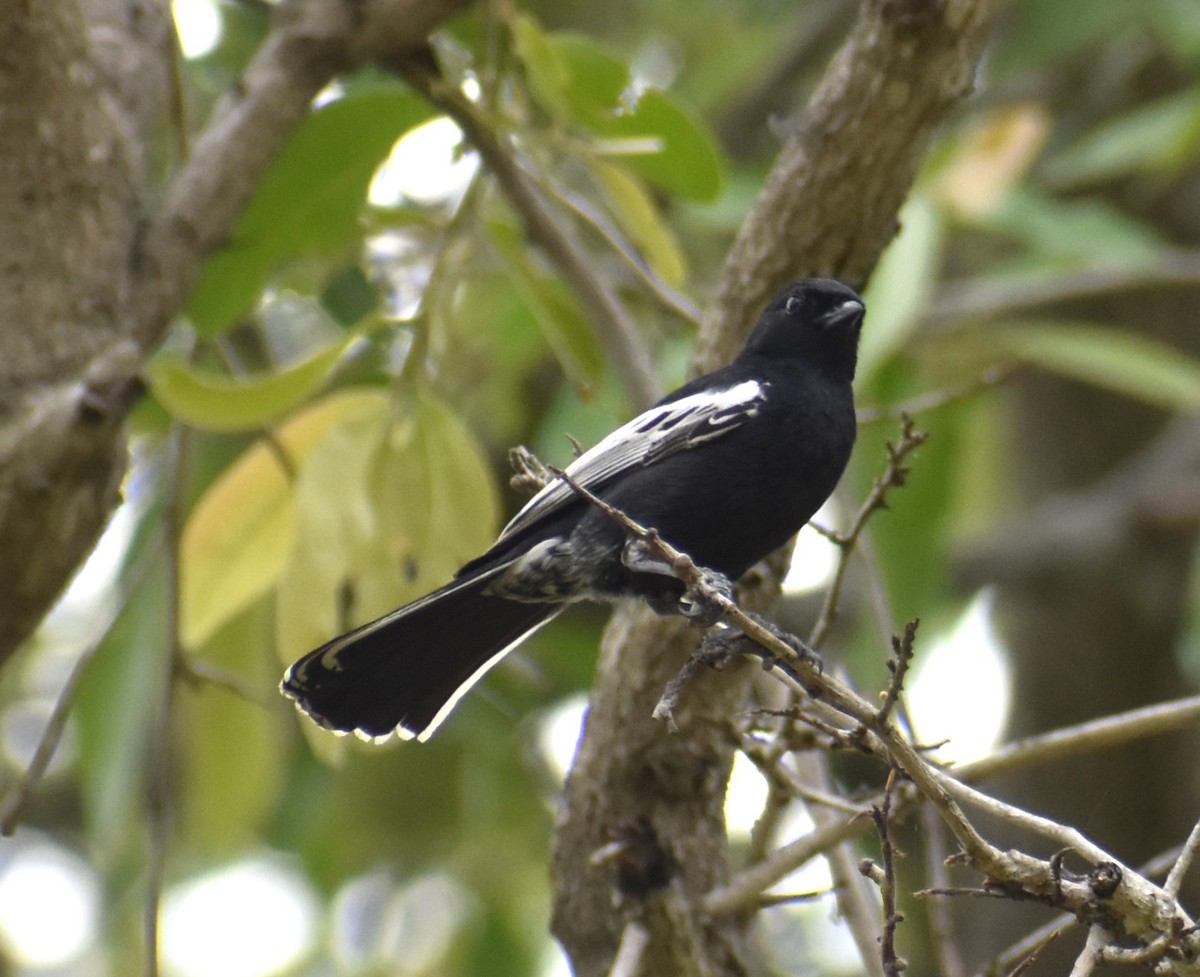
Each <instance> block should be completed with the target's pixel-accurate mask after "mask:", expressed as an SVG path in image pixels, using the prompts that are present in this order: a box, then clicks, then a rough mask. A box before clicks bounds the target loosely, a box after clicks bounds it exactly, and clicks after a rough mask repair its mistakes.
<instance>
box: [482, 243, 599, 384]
mask: <svg viewBox="0 0 1200 977" xmlns="http://www.w3.org/2000/svg"><path fill="white" fill-rule="evenodd" d="M487 230H488V236H489V237H490V239H491V242H492V245H493V246H494V247H495V249H496V252H497V254H499V255H500V257H501V258H502V259H503V261H504V263H505V266H506V267H507V268H508V271H509V274H510V277H511V278H512V281H513V284H514V285H515V286H516V289H517V291H518V293H519V294H520V296H521V298H522V299H523V300H524V302H525V304H526V305H528V306H529V309H530V312H532V313H533V316H534V318H535V319H536V320H537V323H538V326H539V327H540V328H541V330H542V334H543V335H544V336H545V337H546V342H548V343H549V344H550V348H551V349H552V350H554V355H555V356H556V357H557V358H558V361H559V363H560V364H561V365H562V368H563V370H564V371H565V373H566V374H567V379H568V380H570V382H571V384H572V386H574V387H575V389H576V390H577V391H578V392H579V394H580V396H581V397H583V398H584V399H587V398H588V397H589V396H590V395H591V393H592V391H594V390H595V387H596V384H597V383H598V382H599V379H600V374H601V372H602V371H603V369H604V354H603V353H602V352H601V350H600V345H599V343H598V342H597V341H596V337H595V336H594V335H593V333H592V331H591V329H590V328H589V326H588V323H587V322H586V320H585V319H584V318H583V315H582V314H581V313H580V311H579V307H578V306H577V305H576V304H575V300H574V298H573V297H572V295H571V292H570V290H569V289H568V288H567V286H566V285H564V284H563V283H562V282H561V281H560V280H559V279H557V278H550V277H548V276H544V275H539V274H538V273H537V272H536V271H535V270H534V268H533V266H532V265H531V264H530V262H529V259H528V257H527V255H526V253H525V250H524V243H523V241H522V238H521V234H520V231H518V230H517V228H516V226H515V225H513V224H511V223H508V222H506V221H502V220H491V221H488V223H487Z"/></svg>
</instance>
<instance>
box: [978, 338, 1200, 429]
mask: <svg viewBox="0 0 1200 977" xmlns="http://www.w3.org/2000/svg"><path fill="white" fill-rule="evenodd" d="M986 341H987V343H988V345H989V346H991V348H992V349H997V350H1000V351H1001V352H1002V353H1003V354H1007V355H1008V356H1011V357H1014V358H1016V359H1019V360H1022V361H1024V362H1026V363H1029V364H1031V365H1034V366H1038V367H1041V368H1042V369H1044V370H1049V371H1051V372H1053V373H1058V374H1061V375H1062V376H1067V377H1071V378H1073V379H1076V380H1082V381H1084V382H1085V383H1091V384H1094V385H1095V386H1098V387H1104V388H1105V389H1108V390H1112V391H1114V392H1116V393H1121V394H1126V395H1128V396H1130V397H1134V398H1136V399H1138V400H1144V401H1146V402H1147V403H1151V404H1156V405H1158V406H1160V407H1164V408H1166V409H1167V410H1171V411H1180V412H1187V413H1194V412H1197V411H1200V360H1197V359H1195V358H1194V357H1190V356H1187V355H1185V354H1184V353H1182V352H1181V351H1180V350H1178V349H1176V348H1175V347H1173V346H1168V345H1166V344H1165V343H1160V342H1158V341H1157V340H1153V339H1147V338H1146V337H1144V336H1139V335H1136V334H1134V333H1130V332H1124V331H1122V330H1119V329H1111V328H1107V327H1102V326H1093V325H1088V324H1082V323H1062V322H1044V323H1036V324H1031V323H1022V324H1016V325H1008V326H997V327H995V328H994V329H990V330H989V331H988V332H987V334H986Z"/></svg>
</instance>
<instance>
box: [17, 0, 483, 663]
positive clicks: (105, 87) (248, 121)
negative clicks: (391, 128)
mask: <svg viewBox="0 0 1200 977" xmlns="http://www.w3.org/2000/svg"><path fill="white" fill-rule="evenodd" d="M461 6H463V0H372V2H369V3H358V2H354V0H291V2H288V3H284V4H282V5H281V6H280V7H279V8H278V10H277V11H276V12H275V22H274V24H273V27H272V30H271V32H270V33H269V35H268V37H267V39H266V41H265V42H264V43H263V46H262V48H261V49H260V50H259V52H258V53H257V54H256V55H255V57H254V59H253V60H252V62H251V64H250V66H249V67H248V68H247V71H246V73H245V75H244V77H243V79H242V81H241V84H240V85H239V86H238V88H237V90H236V91H233V92H230V93H229V94H228V95H227V96H226V97H225V98H224V99H223V100H222V101H221V102H220V103H219V104H218V106H217V108H216V109H215V111H214V113H213V117H212V119H211V120H210V121H209V122H208V124H207V125H206V127H205V128H204V130H203V131H202V132H201V133H200V135H199V136H198V138H197V139H196V140H195V142H194V144H193V146H192V149H191V153H190V155H189V157H188V158H187V159H186V160H183V161H181V163H180V165H179V167H178V169H177V170H176V172H175V173H174V174H173V175H172V177H171V179H170V180H169V181H168V182H167V185H166V187H165V189H164V190H163V191H162V192H161V194H156V193H155V187H154V185H153V183H154V181H153V179H152V174H151V173H150V160H151V159H152V158H153V157H154V155H155V151H156V148H157V145H158V143H156V138H158V137H160V136H161V134H162V132H163V130H164V126H163V122H164V118H165V113H166V106H165V104H164V101H165V100H164V98H163V96H164V95H165V93H167V92H169V91H170V90H171V78H172V74H173V71H174V67H175V66H174V65H173V63H172V59H173V58H174V57H176V54H175V51H174V38H173V33H172V31H173V27H172V25H171V24H170V21H169V19H168V18H167V16H166V13H165V10H166V8H165V5H163V4H161V3H158V2H152V0H12V2H9V3H3V4H0V113H2V115H0V121H2V122H3V124H2V125H0V187H2V188H3V193H0V254H3V255H4V261H3V263H0V579H2V580H4V581H5V582H6V585H5V586H4V587H3V588H0V666H2V665H3V664H4V663H5V662H6V661H7V660H8V659H9V658H10V657H11V655H12V654H13V652H14V651H15V650H16V649H17V648H18V647H19V646H20V644H21V643H22V642H23V641H24V640H25V639H26V638H27V637H28V636H29V635H30V633H32V631H33V629H34V628H35V627H36V626H37V624H38V623H39V622H40V621H41V619H42V617H43V616H44V615H45V613H46V611H48V610H49V608H50V606H51V605H52V604H53V602H54V601H55V600H56V599H57V597H58V595H59V593H60V592H61V591H62V589H63V587H64V586H65V584H66V583H67V581H68V580H69V579H70V577H71V575H72V574H73V573H74V571H75V568H76V567H77V566H78V565H79V563H80V562H81V561H82V560H83V558H84V557H85V556H86V555H87V553H88V552H89V551H90V550H91V548H92V546H93V545H94V543H95V541H96V539H97V538H98V537H99V535H100V532H101V531H102V530H103V528H104V526H105V524H106V522H107V520H108V517H109V515H110V513H111V511H112V509H113V507H114V506H115V505H116V503H117V501H118V497H119V495H118V488H119V484H120V480H121V476H122V474H123V472H124V467H125V437H124V429H123V425H124V420H125V417H126V415H127V413H128V411H129V409H130V408H131V407H132V406H133V404H134V403H135V402H136V400H137V398H138V396H139V394H140V382H139V379H138V377H139V373H140V370H141V365H142V363H143V362H144V360H145V358H146V356H148V355H149V354H150V353H151V352H152V351H153V350H154V348H155V347H156V346H157V344H158V343H159V342H160V341H161V339H162V337H163V336H164V335H165V333H166V330H167V328H168V327H169V326H170V324H171V322H172V320H173V319H174V317H175V316H176V315H177V314H178V313H179V310H180V309H181V308H182V306H183V303H184V302H185V300H186V299H187V296H188V293H189V291H190V289H191V288H192V286H193V285H194V284H195V282H196V280H197V278H198V277H199V274H200V269H201V267H202V265H203V262H204V260H205V259H206V258H207V257H208V256H209V255H210V254H212V253H213V252H214V251H215V250H216V249H218V248H219V247H220V246H221V245H222V243H223V242H224V241H225V240H227V239H228V237H229V234H230V232H231V231H232V229H233V227H234V225H235V224H236V222H237V220H238V218H239V217H240V215H241V213H242V211H243V209H244V208H245V206H246V204H247V202H248V201H249V199H250V197H251V194H252V193H253V191H254V188H255V187H256V186H257V184H258V182H259V180H260V179H261V177H262V175H263V173H264V172H265V171H266V168H267V167H268V166H269V165H270V162H271V160H272V159H273V158H274V156H275V154H276V153H277V152H278V150H279V149H280V147H281V146H282V145H283V144H284V142H285V141H286V139H287V138H288V137H289V136H290V135H291V133H292V131H293V130H294V129H295V127H296V126H297V125H298V124H299V123H300V122H301V121H302V120H303V118H304V117H305V115H306V114H307V112H308V111H309V107H310V105H311V102H312V98H313V96H314V95H315V94H316V93H317V92H318V91H320V89H321V88H322V87H324V86H325V85H326V84H327V83H328V82H329V81H330V80H331V79H332V78H333V77H334V75H335V74H336V73H337V72H338V71H341V70H345V69H347V68H350V67H352V66H354V65H356V64H361V63H363V62H365V61H368V60H372V59H375V58H382V57H385V56H386V57H400V56H403V55H405V54H410V53H411V52H412V51H414V50H416V49H418V48H419V47H421V46H422V45H423V44H424V43H425V42H426V40H427V37H428V35H429V32H430V31H432V30H434V29H435V28H436V27H437V26H438V25H439V24H441V23H442V22H443V21H444V20H445V19H446V18H448V17H449V16H450V15H451V14H453V13H455V12H456V11H457V10H458V9H459V8H460V7H461ZM176 124H180V120H176Z"/></svg>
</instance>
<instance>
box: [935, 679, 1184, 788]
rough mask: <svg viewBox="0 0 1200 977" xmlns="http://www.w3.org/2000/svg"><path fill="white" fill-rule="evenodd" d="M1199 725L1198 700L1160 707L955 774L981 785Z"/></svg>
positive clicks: (1105, 720)
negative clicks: (1041, 766) (1041, 765)
mask: <svg viewBox="0 0 1200 977" xmlns="http://www.w3.org/2000/svg"><path fill="white" fill-rule="evenodd" d="M1197 722H1200V695H1194V696H1188V697H1187V698H1183V699H1175V700H1172V701H1170V702H1162V703H1158V704H1156V705H1153V706H1144V707H1142V708H1140V709H1130V710H1129V711H1127V712H1121V713H1116V714H1115V715H1112V716H1104V717H1102V718H1100V719H1093V720H1090V721H1088V722H1086V723H1078V724H1076V725H1074V726H1066V727H1064V728H1062V729H1056V730H1053V731H1051V732H1049V733H1042V734H1039V735H1037V736H1028V737H1025V738H1024V739H1019V740H1016V741H1014V742H1012V743H1009V744H1007V745H1005V746H1004V747H1002V748H1001V749H999V750H997V751H996V752H995V753H993V754H992V755H991V756H987V757H983V758H982V759H979V760H973V761H971V762H970V763H964V764H963V765H962V766H960V767H957V768H955V771H954V774H955V776H956V777H957V778H958V779H959V780H962V781H968V782H971V783H977V782H978V781H980V780H986V779H987V778H989V777H995V776H998V775H1000V774H1005V773H1011V772H1012V771H1013V770H1018V769H1022V770H1023V769H1026V768H1028V767H1031V766H1036V765H1038V764H1042V763H1050V762H1052V761H1057V760H1067V759H1071V758H1073V757H1076V756H1080V755H1082V754H1086V753H1093V752H1095V751H1097V750H1102V749H1105V748H1107V747H1112V746H1117V745H1119V744H1122V743H1128V742H1131V741H1133V740H1135V739H1140V738H1142V737H1145V736H1156V735H1158V734H1160V733H1171V732H1175V731H1176V730H1180V729H1185V728H1187V727H1189V726H1193V725H1195V724H1196V723H1197Z"/></svg>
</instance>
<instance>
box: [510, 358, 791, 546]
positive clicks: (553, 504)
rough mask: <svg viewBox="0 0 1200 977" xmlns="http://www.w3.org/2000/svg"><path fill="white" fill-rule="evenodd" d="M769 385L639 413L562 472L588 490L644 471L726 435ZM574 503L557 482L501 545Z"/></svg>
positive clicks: (752, 383)
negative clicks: (629, 473) (637, 469)
mask: <svg viewBox="0 0 1200 977" xmlns="http://www.w3.org/2000/svg"><path fill="white" fill-rule="evenodd" d="M767 386H768V385H767V384H766V383H765V382H763V381H760V380H744V381H742V382H741V383H736V384H733V385H732V386H729V387H725V388H721V389H715V390H714V389H708V390H700V391H697V392H695V393H691V394H688V395H686V396H684V397H680V398H679V399H677V400H671V401H667V402H665V403H662V404H658V405H657V406H654V407H651V408H650V409H649V410H647V411H645V412H644V413H642V414H639V415H638V416H637V417H635V418H634V419H633V420H631V421H629V422H628V423H627V424H624V425H622V426H621V427H619V428H617V429H616V430H615V431H613V432H612V434H610V435H608V436H607V437H606V438H604V439H603V440H602V441H599V442H598V443H597V444H596V445H594V446H593V447H591V448H589V449H588V450H587V451H585V452H584V453H583V454H581V455H580V456H579V457H578V458H576V459H575V460H574V461H573V462H571V464H570V465H568V466H567V468H566V473H567V474H568V475H570V476H571V478H572V479H574V481H576V482H577V483H578V484H580V485H582V486H583V487H584V488H587V489H590V490H592V491H595V490H597V489H598V488H599V487H600V486H602V485H604V484H605V483H607V482H609V481H611V480H612V479H614V478H618V477H620V476H621V475H622V474H624V473H626V472H629V471H631V470H633V469H636V468H644V467H645V466H647V465H651V464H653V463H654V462H656V461H660V460H661V459H663V458H666V457H667V456H668V455H672V454H674V453H675V452H677V451H684V450H688V449H691V448H694V447H696V446H697V445H699V444H703V443H704V442H706V441H711V440H712V439H713V438H719V437H721V435H723V434H728V433H729V432H730V431H732V430H733V429H734V428H736V427H739V426H741V425H742V424H744V423H745V422H746V421H747V420H749V419H750V418H751V417H753V416H754V415H755V414H757V413H758V412H759V410H760V409H761V407H762V405H763V404H764V403H765V401H766V398H767ZM574 498H575V491H574V490H573V489H572V488H571V487H570V486H569V485H567V483H566V482H564V481H563V480H562V479H555V480H554V481H552V482H550V483H549V484H548V485H547V486H546V487H545V488H543V489H542V490H541V491H540V492H538V494H537V495H535V496H534V497H533V498H532V499H530V500H529V501H528V502H527V503H526V504H525V506H524V508H522V509H521V511H520V512H518V513H517V514H516V515H515V516H513V518H512V521H511V522H510V523H509V524H508V525H507V526H505V527H504V531H503V532H502V533H501V534H500V540H504V539H506V538H507V537H509V536H512V535H513V534H514V533H518V532H520V531H521V530H522V529H524V528H526V527H527V526H529V525H531V524H533V523H534V522H536V521H538V520H540V519H543V518H545V517H546V516H547V515H549V514H551V513H553V512H556V511H557V510H559V509H561V508H562V507H563V506H564V505H566V504H567V503H569V502H571V501H572V500H573V499H574Z"/></svg>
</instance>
